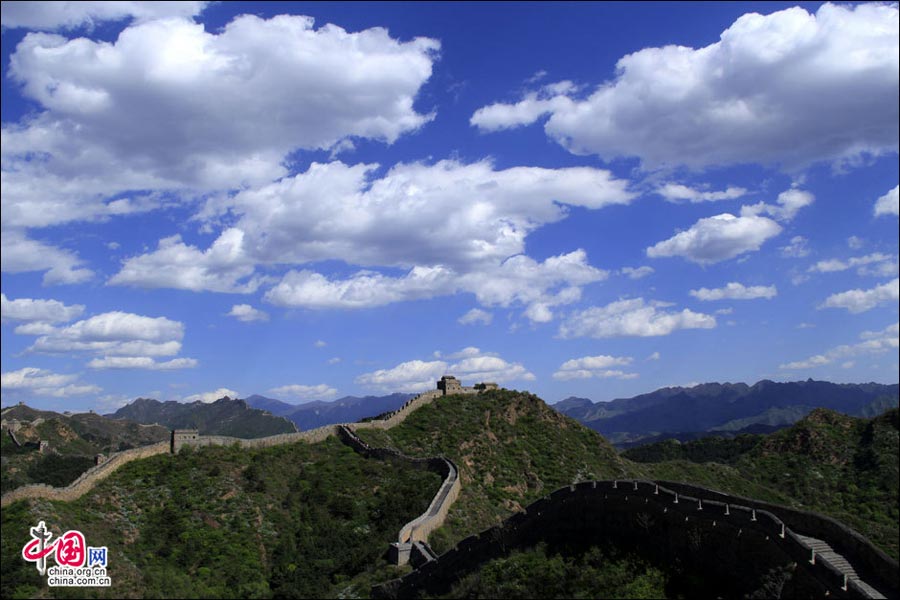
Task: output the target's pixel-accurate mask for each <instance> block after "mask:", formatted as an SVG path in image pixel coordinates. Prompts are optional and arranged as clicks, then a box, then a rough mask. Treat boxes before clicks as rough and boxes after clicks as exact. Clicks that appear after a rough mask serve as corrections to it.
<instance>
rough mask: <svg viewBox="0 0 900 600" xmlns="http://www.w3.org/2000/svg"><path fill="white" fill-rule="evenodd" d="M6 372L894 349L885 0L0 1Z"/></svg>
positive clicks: (577, 376)
mask: <svg viewBox="0 0 900 600" xmlns="http://www.w3.org/2000/svg"><path fill="white" fill-rule="evenodd" d="M2 6H3V9H2V10H3V15H2V22H3V29H2V50H3V57H2V62H3V80H2V92H3V103H2V127H3V139H2V142H3V143H2V169H3V176H2V177H3V178H2V293H3V298H2V303H3V305H2V314H3V324H2V336H3V343H2V377H3V379H2V397H3V404H4V405H8V404H11V403H14V402H18V401H26V402H27V403H29V404H31V405H34V406H38V407H45V408H53V409H68V410H85V409H88V408H94V409H97V410H102V411H106V410H110V409H113V408H115V407H116V406H118V405H121V404H122V403H124V402H127V401H130V400H132V399H134V398H136V397H138V396H145V397H147V396H149V397H155V398H158V399H161V400H195V399H203V400H211V399H215V398H216V397H218V396H220V395H223V394H226V393H227V394H230V395H238V396H242V397H243V396H248V395H250V394H253V393H260V394H264V395H268V396H271V397H276V398H279V399H282V400H285V401H288V402H303V401H309V400H316V399H324V400H328V399H333V398H337V397H340V396H343V395H349V394H353V395H363V394H381V393H385V392H392V391H418V390H422V389H427V388H430V387H432V386H433V381H434V380H435V379H436V378H438V377H439V376H440V375H442V374H444V373H453V374H456V375H457V376H458V377H460V378H461V379H462V380H463V382H464V383H466V384H472V383H475V382H476V381H480V380H493V381H498V382H500V383H501V384H502V385H504V386H506V387H511V388H517V389H527V390H530V391H533V392H535V393H537V394H539V395H540V396H542V397H543V398H545V399H546V400H548V401H550V402H555V401H557V400H559V399H562V398H564V397H567V396H569V395H580V396H587V397H590V398H592V399H595V400H609V399H613V398H616V397H625V396H631V395H635V394H639V393H643V392H647V391H651V390H653V389H656V388H659V387H663V386H668V385H691V384H694V383H699V382H706V381H746V382H755V381H758V380H760V379H764V378H768V379H775V380H797V379H806V378H808V377H812V378H815V379H826V380H832V381H842V382H863V381H877V382H883V383H893V382H896V381H897V380H898V350H897V349H898V187H897V186H898V179H900V176H898V157H897V154H898V125H900V123H898V121H900V119H898V95H900V89H898V88H900V85H898V79H900V75H898V70H900V68H898V37H900V36H898V9H897V5H896V4H876V3H869V4H863V5H843V4H842V5H834V4H820V3H803V4H800V5H794V4H786V3H765V4H756V3H753V4H750V3H736V2H729V3H719V4H716V3H703V4H699V3H689V4H688V3H686V4H679V3H663V4H660V3H652V4H640V3H598V4H587V3H578V4H571V3H552V4H539V3H526V4H517V5H512V4H507V3H498V4H491V3H477V4H467V3H452V4H432V3H422V4H419V3H353V4H329V3H310V4H306V3H261V2H254V3H241V2H227V3H212V4H206V3H202V2H176V3H166V2H155V3H146V4H145V3H140V2H118V3H113V2H109V3H102V2H78V3H57V2H39V3H30V2H15V3H10V2H4V3H3V5H2Z"/></svg>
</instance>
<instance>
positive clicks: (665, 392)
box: [556, 379, 900, 444]
mask: <svg viewBox="0 0 900 600" xmlns="http://www.w3.org/2000/svg"><path fill="white" fill-rule="evenodd" d="M898 389H900V386H898V385H897V384H893V385H882V384H876V383H867V384H836V383H829V382H826V381H813V380H811V379H810V380H807V381H801V382H792V383H777V382H774V381H768V380H764V381H760V382H759V383H756V384H755V385H753V386H748V385H747V384H744V383H737V384H732V383H724V384H721V383H707V384H703V385H698V386H694V387H692V388H681V387H670V388H663V389H660V390H657V391H655V392H651V393H649V394H642V395H640V396H635V397H634V398H623V399H617V400H613V401H611V402H597V403H590V404H587V403H586V402H585V401H584V400H585V399H573V398H567V399H566V400H564V401H562V402H560V403H559V404H557V405H556V408H557V410H559V411H560V412H562V413H564V414H566V415H568V416H571V417H573V418H576V419H578V420H579V421H581V422H582V423H584V424H585V425H587V426H588V427H590V428H591V429H594V430H596V431H599V432H600V433H602V434H603V435H604V436H606V437H607V438H608V439H610V440H611V441H612V442H614V443H616V444H629V443H630V444H634V443H635V442H638V441H640V440H643V439H646V438H651V437H653V436H660V435H666V436H667V437H675V436H676V434H684V433H696V432H704V431H707V432H708V431H713V430H722V431H739V430H744V431H747V428H748V427H752V426H754V425H767V426H771V427H783V426H786V425H790V424H792V423H795V422H797V420H799V419H800V418H802V417H803V416H805V415H806V414H808V413H809V412H810V411H812V410H813V409H814V408H829V409H832V410H837V411H840V412H843V413H845V414H849V415H855V416H872V415H873V414H878V413H880V412H883V410H885V409H887V408H889V407H891V406H897V402H898V397H900V394H898Z"/></svg>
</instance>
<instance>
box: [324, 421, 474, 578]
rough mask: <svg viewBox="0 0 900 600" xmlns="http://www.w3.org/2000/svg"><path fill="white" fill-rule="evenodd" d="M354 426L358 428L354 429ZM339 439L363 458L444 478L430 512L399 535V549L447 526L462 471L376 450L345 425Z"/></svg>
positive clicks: (446, 462) (443, 462) (438, 460)
mask: <svg viewBox="0 0 900 600" xmlns="http://www.w3.org/2000/svg"><path fill="white" fill-rule="evenodd" d="M355 426H356V425H354V426H353V427H355ZM338 435H339V436H340V437H341V440H342V441H344V443H346V444H347V445H348V446H350V447H351V448H353V449H354V450H355V451H357V452H359V453H360V454H362V455H363V456H366V457H372V458H378V459H382V460H403V461H406V462H409V463H412V464H413V465H419V466H421V467H423V468H427V469H429V470H431V471H434V472H436V473H439V474H440V475H441V477H443V478H444V481H443V483H441V487H440V488H439V489H438V491H437V493H436V494H435V495H434V498H432V500H431V504H430V505H429V506H428V509H427V510H426V511H425V512H423V513H422V514H421V515H419V516H418V517H416V518H415V519H413V520H412V521H410V522H409V523H407V524H406V525H404V526H403V527H402V528H401V529H400V532H399V533H398V535H397V543H398V544H399V545H404V544H405V545H412V544H415V543H417V542H423V543H424V542H427V541H428V536H429V534H431V532H432V531H434V530H435V529H437V528H438V527H440V526H441V525H443V524H444V520H446V518H447V512H448V511H449V510H450V506H451V505H452V504H453V503H454V502H455V501H456V498H457V496H459V490H460V487H461V483H460V478H459V469H458V468H457V467H456V465H455V464H454V463H453V461H451V460H450V459H448V458H445V457H443V456H440V457H432V458H413V457H410V456H406V455H405V454H402V453H400V452H398V451H397V450H394V449H392V448H373V447H372V446H370V445H369V444H367V443H366V442H364V441H363V440H361V439H360V438H359V436H357V435H356V432H354V431H353V429H352V428H351V427H349V426H346V425H341V426H339V428H338ZM420 552H421V553H422V554H425V555H426V556H430V555H431V554H433V553H432V551H431V549H430V548H428V547H427V546H426V547H425V549H424V550H422V549H420ZM397 562H399V563H400V564H403V563H404V562H405V559H404V558H403V557H401V558H398V559H397Z"/></svg>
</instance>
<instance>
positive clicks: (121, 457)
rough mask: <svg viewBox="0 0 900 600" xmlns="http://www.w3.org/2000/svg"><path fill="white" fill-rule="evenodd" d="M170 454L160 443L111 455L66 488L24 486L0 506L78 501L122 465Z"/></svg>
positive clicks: (14, 491) (163, 443)
mask: <svg viewBox="0 0 900 600" xmlns="http://www.w3.org/2000/svg"><path fill="white" fill-rule="evenodd" d="M168 452H169V442H158V443H156V444H152V445H149V446H141V447H140V448H132V449H130V450H123V451H122V452H115V453H113V454H111V455H110V456H109V458H108V459H107V460H106V461H105V462H102V463H100V464H99V465H96V466H94V467H92V468H90V469H88V470H87V471H85V472H84V473H82V474H81V475H80V476H79V477H78V479H76V480H75V481H73V482H72V483H70V484H69V485H67V486H66V487H62V488H56V487H53V486H50V485H44V484H32V485H24V486H22V487H19V488H16V489H14V490H12V491H10V492H7V493H5V494H3V498H2V500H0V505H2V506H7V505H8V504H11V503H13V502H16V501H17V500H23V499H25V498H45V499H47V500H63V501H72V500H77V499H78V498H80V497H82V496H83V495H84V494H86V493H87V492H88V491H89V490H90V489H91V488H93V487H94V486H95V485H97V483H99V482H100V481H102V480H104V479H106V478H107V477H109V476H110V475H111V474H112V473H113V472H114V471H115V470H116V469H118V468H119V467H121V466H122V465H124V464H127V463H129V462H131V461H133V460H137V459H140V458H148V457H150V456H156V455H157V454H166V453H168Z"/></svg>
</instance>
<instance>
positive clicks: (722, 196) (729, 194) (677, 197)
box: [656, 182, 747, 203]
mask: <svg viewBox="0 0 900 600" xmlns="http://www.w3.org/2000/svg"><path fill="white" fill-rule="evenodd" d="M656 193H657V194H659V195H660V196H662V197H663V198H665V199H666V200H668V201H669V202H683V201H687V202H691V203H698V202H717V201H719V200H734V199H735V198H740V197H741V196H745V195H746V194H747V190H746V189H745V188H742V187H734V186H728V187H727V188H726V189H724V190H722V191H720V192H711V191H706V190H697V189H694V188H691V187H688V186H686V185H683V184H680V183H671V182H669V183H666V184H664V185H661V186H660V187H659V188H657V190H656Z"/></svg>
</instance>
